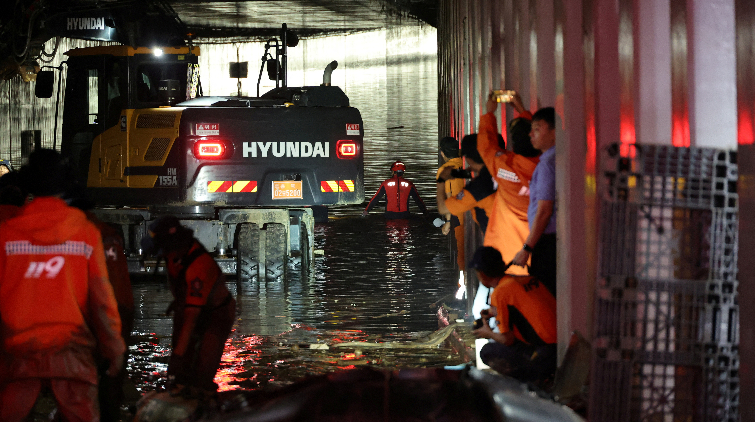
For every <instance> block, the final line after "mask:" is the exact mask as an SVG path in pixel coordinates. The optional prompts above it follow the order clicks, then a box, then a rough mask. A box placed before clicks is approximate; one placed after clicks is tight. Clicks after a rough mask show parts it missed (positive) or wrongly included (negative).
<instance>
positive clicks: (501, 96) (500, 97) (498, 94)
mask: <svg viewBox="0 0 755 422" xmlns="http://www.w3.org/2000/svg"><path fill="white" fill-rule="evenodd" d="M514 95H516V91H513V90H510V89H506V90H503V89H496V90H494V91H493V97H494V98H495V100H496V101H497V102H499V103H510V102H511V100H513V99H514Z"/></svg>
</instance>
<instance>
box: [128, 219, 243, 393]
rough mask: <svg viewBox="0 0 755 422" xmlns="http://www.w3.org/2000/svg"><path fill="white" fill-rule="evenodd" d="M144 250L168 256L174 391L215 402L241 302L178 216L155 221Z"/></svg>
mask: <svg viewBox="0 0 755 422" xmlns="http://www.w3.org/2000/svg"><path fill="white" fill-rule="evenodd" d="M142 249H144V250H145V251H147V252H148V253H151V254H154V255H158V256H161V257H163V258H165V261H166V269H167V272H168V281H169V284H170V289H171V292H172V293H173V298H174V301H173V303H172V304H171V306H170V308H169V312H170V311H171V310H172V311H173V312H174V317H173V344H172V353H171V356H170V361H169V363H168V379H169V388H170V389H171V390H172V392H174V393H178V392H179V391H180V392H181V393H182V394H186V395H191V396H193V397H197V398H210V397H212V396H214V394H215V393H216V391H217V384H215V383H214V382H213V379H214V378H215V373H216V372H217V370H218V366H219V365H220V358H221V357H222V355H223V349H224V347H225V341H226V339H227V338H228V335H229V334H230V332H231V327H232V326H233V321H234V316H235V312H236V301H235V300H234V299H233V297H232V296H231V293H230V292H229V291H228V288H226V285H225V277H224V276H223V273H222V271H221V270H220V267H218V264H217V263H216V262H215V260H214V259H213V258H212V256H210V254H209V253H208V252H207V250H205V248H204V247H203V246H202V245H201V244H200V243H199V242H198V241H197V240H196V239H195V238H194V236H193V232H192V230H191V229H188V228H186V227H183V226H182V225H181V224H180V222H179V220H178V219H177V218H176V217H173V216H165V217H160V218H158V219H157V220H155V221H153V222H152V223H151V224H150V225H149V237H145V238H144V239H143V240H142Z"/></svg>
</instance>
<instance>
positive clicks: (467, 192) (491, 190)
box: [438, 133, 503, 233]
mask: <svg viewBox="0 0 755 422" xmlns="http://www.w3.org/2000/svg"><path fill="white" fill-rule="evenodd" d="M502 140H503V138H501V141H502ZM461 156H462V157H463V158H464V159H465V160H466V161H467V171H472V172H474V174H475V177H474V178H473V179H472V180H471V181H470V182H469V183H468V184H467V185H466V186H464V187H463V188H462V190H461V192H459V193H458V194H456V196H453V197H450V198H446V199H445V200H443V205H444V206H445V208H446V209H447V210H448V211H449V212H450V213H451V214H452V215H454V216H456V217H457V218H459V219H461V218H463V216H464V213H465V212H467V211H474V212H473V213H472V218H474V220H475V221H476V222H477V224H478V225H479V226H480V229H481V230H482V232H483V233H485V230H486V229H487V226H488V214H490V213H491V212H492V211H493V204H495V196H494V195H495V186H493V179H492V178H491V177H490V173H489V172H488V169H487V167H485V163H483V162H482V157H480V153H479V152H477V134H476V133H473V134H471V135H467V136H465V137H464V138H463V139H462V140H461ZM455 174H457V172H455V171H454V170H453V168H451V167H446V168H445V169H443V171H442V172H441V173H440V174H439V176H438V179H449V178H453V176H454V175H455ZM466 177H469V176H466ZM458 180H462V181H463V180H464V179H463V178H459V179H458ZM438 207H439V208H440V203H438Z"/></svg>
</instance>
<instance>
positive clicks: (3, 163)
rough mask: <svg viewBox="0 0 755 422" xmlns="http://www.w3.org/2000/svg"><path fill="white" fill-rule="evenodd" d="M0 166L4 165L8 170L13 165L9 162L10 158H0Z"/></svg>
mask: <svg viewBox="0 0 755 422" xmlns="http://www.w3.org/2000/svg"><path fill="white" fill-rule="evenodd" d="M0 166H4V167H5V168H7V169H8V171H9V172H10V171H13V166H12V165H11V163H10V160H5V159H0Z"/></svg>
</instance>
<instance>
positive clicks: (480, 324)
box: [472, 318, 485, 330]
mask: <svg viewBox="0 0 755 422" xmlns="http://www.w3.org/2000/svg"><path fill="white" fill-rule="evenodd" d="M484 325H485V322H483V320H482V318H477V319H476V320H474V324H472V329H473V330H476V329H478V328H482V327H483V326H484Z"/></svg>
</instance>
